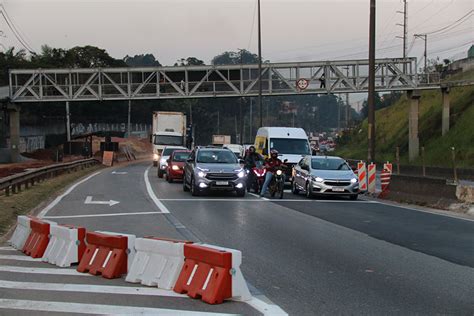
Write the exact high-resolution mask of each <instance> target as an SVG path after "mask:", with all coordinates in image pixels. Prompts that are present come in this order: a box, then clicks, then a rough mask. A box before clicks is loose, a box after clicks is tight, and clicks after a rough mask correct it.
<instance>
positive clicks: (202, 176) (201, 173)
mask: <svg viewBox="0 0 474 316" xmlns="http://www.w3.org/2000/svg"><path fill="white" fill-rule="evenodd" d="M205 176H206V173H205V172H203V171H198V177H199V178H204V177H205Z"/></svg>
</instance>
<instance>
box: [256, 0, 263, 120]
mask: <svg viewBox="0 0 474 316" xmlns="http://www.w3.org/2000/svg"><path fill="white" fill-rule="evenodd" d="M257 1H258V106H259V107H260V127H262V126H263V105H262V28H261V27H262V25H261V20H260V0H257Z"/></svg>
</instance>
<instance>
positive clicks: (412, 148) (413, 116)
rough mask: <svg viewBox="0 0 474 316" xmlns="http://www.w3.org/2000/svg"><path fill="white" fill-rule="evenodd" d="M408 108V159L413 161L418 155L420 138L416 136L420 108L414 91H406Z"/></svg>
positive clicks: (418, 97) (418, 98)
mask: <svg viewBox="0 0 474 316" xmlns="http://www.w3.org/2000/svg"><path fill="white" fill-rule="evenodd" d="M407 97H408V101H409V102H410V109H409V112H408V159H409V161H414V160H415V159H416V158H418V156H419V155H420V140H419V138H418V117H419V110H420V97H421V96H420V95H419V94H418V93H417V92H416V91H412V90H411V91H407Z"/></svg>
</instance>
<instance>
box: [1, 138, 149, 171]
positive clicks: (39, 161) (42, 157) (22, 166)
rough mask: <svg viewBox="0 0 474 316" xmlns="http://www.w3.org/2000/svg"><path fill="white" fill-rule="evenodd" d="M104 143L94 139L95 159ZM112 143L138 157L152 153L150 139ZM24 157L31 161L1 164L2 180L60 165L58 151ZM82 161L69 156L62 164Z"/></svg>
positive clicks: (45, 150) (46, 150)
mask: <svg viewBox="0 0 474 316" xmlns="http://www.w3.org/2000/svg"><path fill="white" fill-rule="evenodd" d="M103 141H104V138H102V137H95V136H94V137H93V139H92V152H94V157H97V158H100V157H101V153H100V143H101V142H103ZM112 142H117V143H119V152H121V150H122V148H124V147H128V148H129V149H130V150H131V151H132V152H133V153H134V154H135V155H136V156H144V155H146V154H148V153H151V152H152V145H151V143H150V142H149V140H148V139H144V138H135V137H130V138H119V137H112ZM22 156H23V157H25V158H28V159H29V160H27V161H24V162H20V163H10V164H0V178H3V177H8V176H11V175H13V174H17V173H21V172H25V171H28V170H29V169H35V168H41V167H45V166H49V165H52V164H56V163H58V162H56V161H55V157H56V149H39V150H36V151H34V152H32V153H22ZM80 159H84V157H83V156H79V155H67V156H64V157H63V160H62V162H71V161H75V160H80Z"/></svg>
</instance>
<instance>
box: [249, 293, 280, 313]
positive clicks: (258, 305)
mask: <svg viewBox="0 0 474 316" xmlns="http://www.w3.org/2000/svg"><path fill="white" fill-rule="evenodd" d="M245 303H247V304H248V305H250V306H252V307H253V308H255V309H256V310H258V311H259V312H260V313H262V314H263V315H269V316H270V315H288V313H286V312H285V311H284V310H283V309H281V307H280V306H278V305H275V304H269V303H266V302H264V301H262V300H261V299H258V298H256V297H255V296H253V297H252V299H251V300H250V301H246V302H245Z"/></svg>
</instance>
